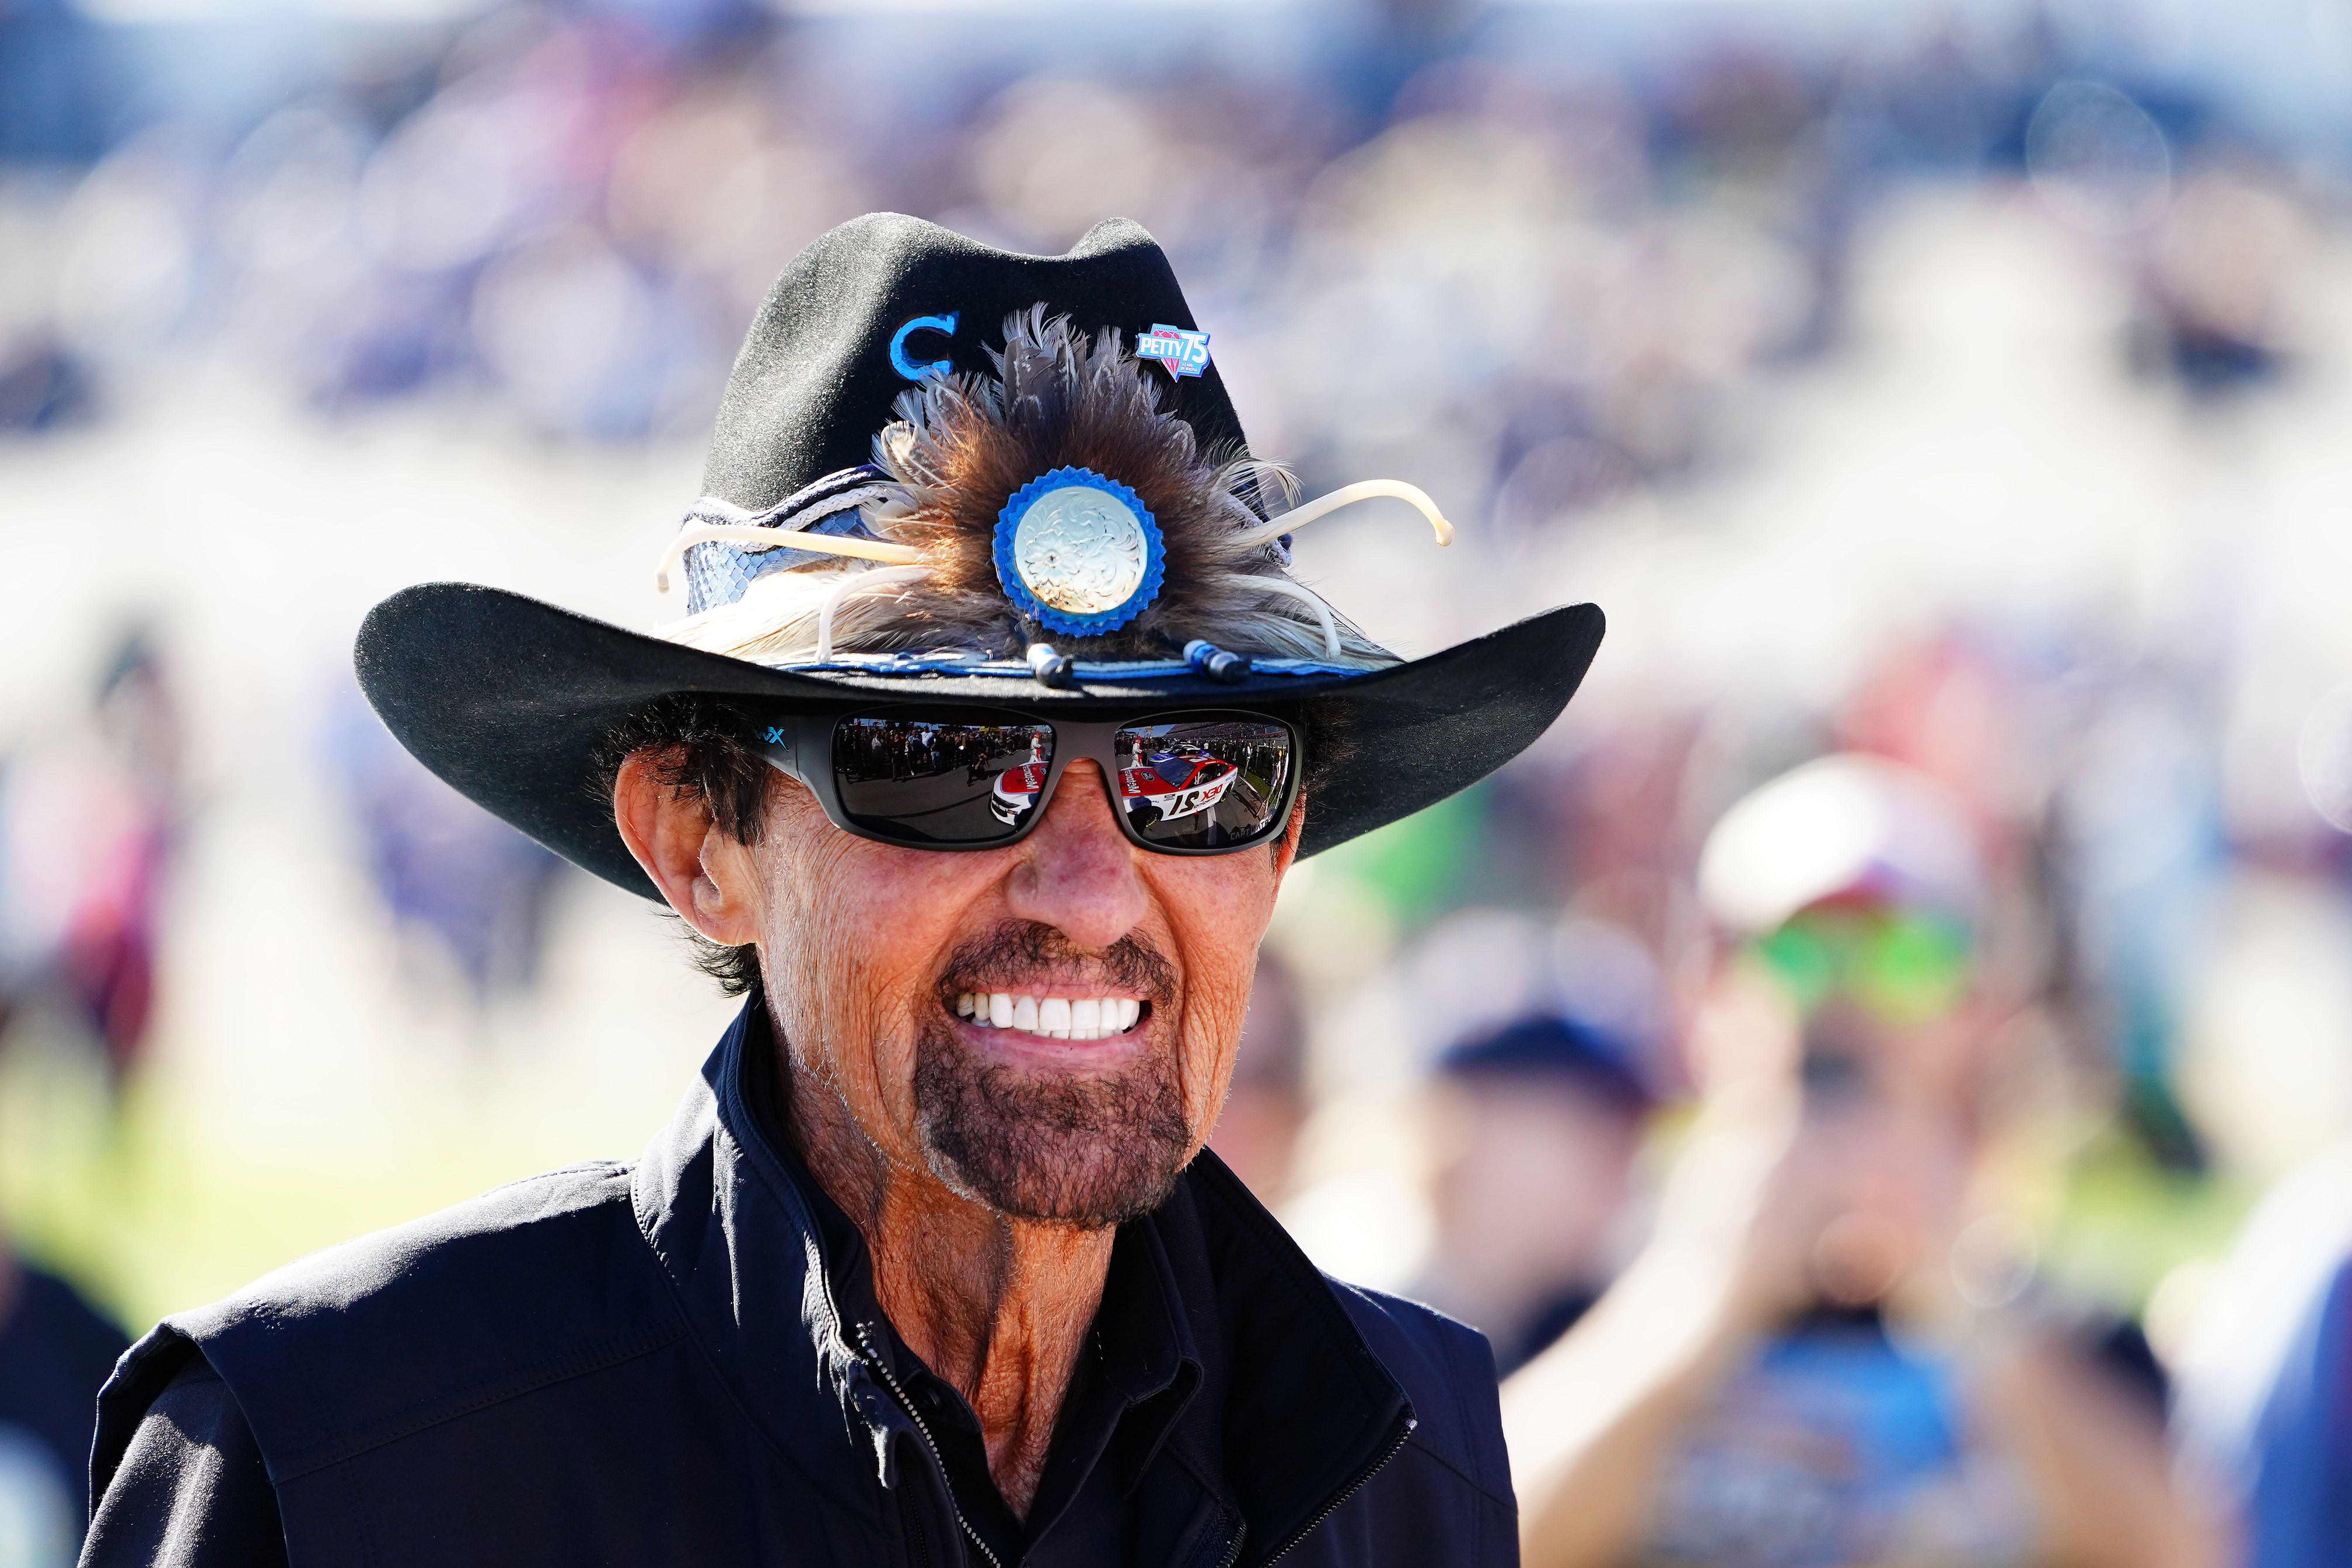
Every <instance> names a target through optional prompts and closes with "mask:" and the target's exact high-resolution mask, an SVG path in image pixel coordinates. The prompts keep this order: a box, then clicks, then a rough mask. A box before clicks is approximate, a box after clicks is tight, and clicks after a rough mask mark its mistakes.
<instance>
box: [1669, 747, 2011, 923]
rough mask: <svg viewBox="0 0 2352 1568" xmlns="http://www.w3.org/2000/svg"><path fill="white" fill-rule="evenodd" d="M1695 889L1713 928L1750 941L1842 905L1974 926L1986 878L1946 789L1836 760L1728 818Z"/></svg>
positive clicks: (1787, 777) (1761, 792)
mask: <svg viewBox="0 0 2352 1568" xmlns="http://www.w3.org/2000/svg"><path fill="white" fill-rule="evenodd" d="M1698 889H1699V897H1700V899H1701V900H1702V901H1704V902H1705V904H1706V908H1707V910H1708V912H1709V913H1711V914H1712V915H1714V917H1715V918H1716V919H1717V921H1721V922H1722V923H1723V924H1724V925H1726V926H1727V927H1729V928H1730V929H1731V930H1733V931H1743V932H1749V933H1754V932H1761V931H1770V930H1772V929H1773V928H1774V927H1776V926H1778V925H1780V923H1781V922H1782V921H1786V920H1788V919H1789V918H1790V916H1791V915H1794V914H1796V913H1797V912H1798V911H1799V910H1804V909H1807V908H1809V907H1810V906H1811V905H1814V904H1817V903H1820V902H1822V900H1826V899H1832V898H1837V897H1839V896H1841V895H1848V896H1853V895H1859V896H1862V897H1866V898H1873V899H1883V900H1885V901H1886V902H1888V903H1894V904H1903V905H1908V906H1911V907H1913V908H1924V909H1933V910H1944V911H1946V912H1948V913H1951V914H1955V915H1958V916H1959V917H1961V918H1962V919H1972V918H1973V917H1974V916H1975V915H1976V913H1977V910H1978V905H1979V900H1980V899H1981V897H1982V894H1983V889H1984V868H1983V862H1982V857H1981V851H1980V848H1979V843H1978V838H1977V833H1976V830H1975V828H1974V827H1973V826H1972V825H1971V823H1970V819H1969V811H1968V808H1967V806H1966V805H1963V804H1962V802H1961V801H1960V800H1959V798H1958V796H1957V795H1954V794H1953V793H1952V792H1951V791H1950V790H1949V789H1948V788H1946V787H1945V786H1944V785H1943V784H1939V783H1937V781H1936V780H1935V779H1933V778H1931V777H1929V776H1928V775H1927V774H1926V773H1920V772H1919V771H1918V770H1916V768H1909V767H1906V766H1904V765H1903V764H1902V763H1894V762H1889V761H1887V760H1886V759H1885V758H1884V757H1872V756H1864V755H1861V754H1859V753H1855V752H1841V753H1839V754H1837V755H1834V756H1827V757H1821V758H1817V759H1815V760H1814V761H1812V762H1810V763H1806V764H1805V765H1804V766H1802V767H1801V768H1798V769H1796V770H1794V771H1793V772H1790V773H1783V774H1781V775H1780V777H1779V778H1777V779H1774V780H1773V781H1772V782H1771V783H1770V784H1765V785H1764V786H1763V787H1761V788H1760V789H1758V790H1756V791H1755V792H1753V793H1752V794H1750V795H1747V796H1745V797H1744V798H1742V799H1741V800H1740V801H1739V802H1738V804H1737V805H1734V806H1733V807H1732V808H1731V809H1730V810H1729V811H1727V812H1725V813H1724V814H1723V818H1722V820H1721V821H1719V822H1717V824H1716V825H1715V830H1714V831H1713V832H1712V833H1710V834H1708V835H1707V838H1706V849H1705V850H1704V851H1702V852H1701V854H1700V856H1699V865H1698Z"/></svg>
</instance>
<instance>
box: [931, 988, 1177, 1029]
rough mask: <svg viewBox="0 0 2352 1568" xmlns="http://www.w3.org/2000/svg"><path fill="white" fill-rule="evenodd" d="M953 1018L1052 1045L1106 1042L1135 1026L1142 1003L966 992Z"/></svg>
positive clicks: (1125, 998)
mask: <svg viewBox="0 0 2352 1568" xmlns="http://www.w3.org/2000/svg"><path fill="white" fill-rule="evenodd" d="M955 1010H956V1016H957V1017H959V1018H970V1019H971V1021H972V1022H973V1023H974V1024H977V1025H979V1026H982V1027H983V1028H997V1029H1021V1030H1024V1031H1026V1032H1028V1033H1030V1034H1034V1035H1043V1036H1045V1037H1047V1038H1049V1039H1055V1040H1105V1039H1108V1038H1110V1037H1112V1036H1114V1035H1123V1034H1125V1033H1127V1032H1128V1031H1129V1029H1132V1028H1134V1027H1135V1026H1136V1024H1137V1023H1138V1022H1139V1021H1140V1020H1141V1018H1142V1016H1143V1004H1142V1003H1141V1002H1139V1001H1137V1000H1136V999H1135V998H1134V997H1132V996H1021V995H1016V994H1013V993H1012V992H1009V991H967V992H965V993H963V994H961V995H959V996H958V997H957V998H956V1008H955Z"/></svg>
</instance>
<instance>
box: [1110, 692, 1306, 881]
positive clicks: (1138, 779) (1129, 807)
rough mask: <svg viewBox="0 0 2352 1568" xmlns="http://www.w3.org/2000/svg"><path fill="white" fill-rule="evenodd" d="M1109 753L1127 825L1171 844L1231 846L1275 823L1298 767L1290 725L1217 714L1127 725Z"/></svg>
mask: <svg viewBox="0 0 2352 1568" xmlns="http://www.w3.org/2000/svg"><path fill="white" fill-rule="evenodd" d="M1112 752H1113V754H1114V755H1115V756H1116V757H1117V758H1118V803H1119V806H1120V808H1121V809H1122V810H1124V811H1125V812H1126V813H1127V821H1128V826H1130V827H1132V828H1133V829H1134V830H1135V832H1136V834H1137V835H1138V836H1139V837H1141V838H1142V839H1143V840H1144V841H1145V842H1147V843H1150V844H1161V845H1166V846H1167V847H1170V848H1171V849H1229V848H1234V847H1238V846H1240V845H1244V844H1247V843H1249V842H1250V841H1251V840H1253V839H1256V838H1263V837H1265V836H1266V835H1267V834H1268V833H1270V832H1273V831H1276V830H1277V829H1279V828H1280V826H1282V824H1281V820H1280V813H1281V811H1282V807H1283V803H1284V802H1285V801H1286V799H1287V798H1288V797H1289V794H1290V778H1291V770H1292V769H1293V768H1294V767H1296V766H1297V754H1296V753H1297V747H1296V746H1295V745H1294V744H1293V743H1292V741H1291V736H1290V730H1289V728H1288V727H1287V726H1286V725H1282V724H1276V723H1273V722H1270V721H1266V720H1263V719H1237V718H1234V717H1231V716H1228V715H1219V714H1203V715H1202V716H1201V717H1199V718H1197V719H1188V718H1183V717H1178V718H1174V719H1171V720H1167V721H1160V722H1155V723H1150V724H1130V725H1128V726H1126V727H1125V728H1123V729H1121V730H1120V731H1118V739H1117V740H1116V742H1114V743H1113V747H1112Z"/></svg>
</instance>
